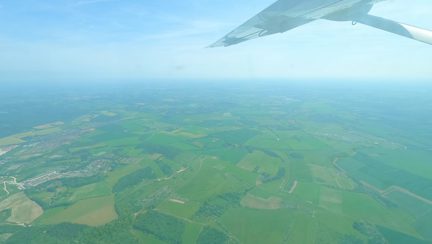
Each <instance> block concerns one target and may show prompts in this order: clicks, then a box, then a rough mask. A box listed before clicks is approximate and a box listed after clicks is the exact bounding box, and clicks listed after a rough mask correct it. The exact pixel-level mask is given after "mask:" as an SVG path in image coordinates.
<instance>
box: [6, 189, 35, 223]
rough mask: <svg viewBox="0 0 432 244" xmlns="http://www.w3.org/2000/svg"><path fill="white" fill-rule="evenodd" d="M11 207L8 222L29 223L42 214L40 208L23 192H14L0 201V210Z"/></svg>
mask: <svg viewBox="0 0 432 244" xmlns="http://www.w3.org/2000/svg"><path fill="white" fill-rule="evenodd" d="M5 209H11V210H12V213H11V216H10V217H9V218H8V219H7V221H8V222H11V223H17V224H30V223H31V222H33V220H35V219H37V218H38V217H39V216H41V215H42V213H43V210H42V208H41V207H40V206H39V205H38V204H36V203H35V202H33V201H32V200H30V199H29V198H28V197H27V196H26V195H25V194H24V193H23V192H19V193H16V194H14V195H12V196H10V197H8V198H6V199H5V200H3V201H2V202H0V211H3V210H5Z"/></svg>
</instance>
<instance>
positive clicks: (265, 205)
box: [240, 194, 282, 209]
mask: <svg viewBox="0 0 432 244" xmlns="http://www.w3.org/2000/svg"><path fill="white" fill-rule="evenodd" d="M240 204H241V205H242V206H243V207H248V208H255V209H279V208H281V207H282V199H280V198H279V197H269V198H261V197H257V196H254V195H252V194H247V195H246V196H245V197H243V199H242V200H241V202H240Z"/></svg>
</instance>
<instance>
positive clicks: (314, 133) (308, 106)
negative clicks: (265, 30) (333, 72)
mask: <svg viewBox="0 0 432 244" xmlns="http://www.w3.org/2000/svg"><path fill="white" fill-rule="evenodd" d="M94 92H95V98H92V99H94V100H91V99H90V102H89V101H88V100H86V99H88V98H82V100H80V99H77V98H76V97H74V99H75V100H74V101H75V102H76V105H75V106H80V107H84V106H87V107H89V106H90V107H91V106H93V107H92V108H93V109H92V110H91V111H87V110H88V108H87V109H86V111H83V112H82V114H80V115H76V116H75V117H73V118H70V119H68V120H65V121H63V122H59V121H57V120H55V119H53V121H50V122H49V123H46V124H41V125H39V126H35V127H33V128H28V130H27V131H23V132H20V133H18V134H10V135H7V136H5V137H3V138H0V152H2V153H1V155H0V166H1V167H0V180H1V182H0V183H2V186H3V187H2V189H0V241H2V242H5V243H28V242H29V241H30V240H31V241H33V242H34V243H206V244H207V243H431V242H432V228H431V226H432V162H431V159H432V142H431V141H432V140H428V139H432V138H431V137H430V136H431V133H430V128H429V127H427V126H425V124H428V123H431V122H432V117H431V114H432V113H429V114H428V115H427V116H426V115H425V111H417V110H415V109H412V108H416V107H417V106H416V105H415V102H416V101H417V100H418V101H417V102H418V103H419V104H423V105H422V106H425V105H424V104H429V105H431V106H429V108H432V100H430V99H429V100H425V99H426V98H421V99H420V98H416V97H415V95H413V94H412V95H411V96H410V97H407V98H404V99H409V101H410V103H404V102H405V100H404V99H401V98H400V93H401V92H402V91H398V90H392V91H391V92H389V95H387V96H383V94H382V93H380V92H379V91H370V90H365V91H359V92H351V93H350V94H349V95H345V96H339V95H340V94H341V93H340V90H338V89H336V88H325V89H323V90H320V89H315V90H307V89H303V88H299V87H295V86H294V87H289V88H288V87H275V88H268V87H266V86H263V85H257V86H256V88H248V89H246V88H244V89H243V90H242V89H234V88H233V89H229V88H226V87H219V88H215V89H212V90H209V89H208V88H205V87H198V88H195V89H190V87H189V88H180V87H173V88H164V89H162V88H160V89H157V88H154V89H152V88H149V89H141V90H136V91H131V90H126V91H122V92H123V93H117V91H115V90H113V91H111V90H109V91H105V93H104V92H100V93H98V92H97V91H94ZM381 92H382V91H381ZM96 95H98V96H96ZM76 96H78V94H77V95H76ZM374 97H376V98H378V97H379V98H380V100H379V102H377V103H374V102H373V101H375V100H373V99H370V98H374ZM64 99H68V97H67V96H66V97H65V98H64ZM415 99H417V100H415ZM376 101H378V100H376ZM42 102H45V101H42ZM395 103H397V104H398V106H394V104H395ZM413 104H414V105H413ZM429 110H430V109H429ZM407 111H408V112H407ZM405 113H407V114H405ZM426 114H427V113H426ZM416 116H417V117H416ZM419 118H421V120H420V119H419ZM414 125H415V126H414ZM407 128H410V129H409V130H407ZM425 130H427V131H425ZM425 132H427V133H425Z"/></svg>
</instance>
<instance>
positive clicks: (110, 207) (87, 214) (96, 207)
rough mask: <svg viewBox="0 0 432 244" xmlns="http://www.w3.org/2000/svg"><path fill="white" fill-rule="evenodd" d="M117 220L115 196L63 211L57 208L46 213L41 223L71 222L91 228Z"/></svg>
mask: <svg viewBox="0 0 432 244" xmlns="http://www.w3.org/2000/svg"><path fill="white" fill-rule="evenodd" d="M115 219H117V213H116V212H115V209H114V195H110V196H104V197H97V198H90V199H85V200H81V201H78V202H77V203H75V204H73V205H71V206H69V207H67V208H65V209H63V208H57V209H52V210H49V211H47V212H46V215H45V216H43V217H42V219H41V221H40V223H42V224H58V223H62V222H70V223H76V224H84V225H90V226H100V225H104V224H107V223H109V222H111V221H113V220H115Z"/></svg>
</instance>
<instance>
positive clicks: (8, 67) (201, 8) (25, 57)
mask: <svg viewBox="0 0 432 244" xmlns="http://www.w3.org/2000/svg"><path fill="white" fill-rule="evenodd" d="M271 3H273V0H235V1H222V0H182V1H175V0H153V1H150V0H141V1H139V0H19V1H17V0H0V81H15V80H16V81H18V80H20V81H21V80H27V81H32V80H80V79H82V80H92V79H94V80H96V79H97V80H103V79H111V80H126V79H153V78H160V79H212V80H215V79H356V80H359V79H360V80H362V79H374V80H383V79H386V80H393V79H397V80H409V81H411V80H416V79H422V80H425V79H426V80H431V79H432V46H429V45H426V44H423V43H419V42H416V41H412V40H409V39H405V38H401V37H398V36H395V35H392V34H388V33H386V32H383V31H378V30H375V29H372V28H370V27H366V26H362V25H360V24H359V25H356V26H351V23H347V22H331V21H316V22H314V23H311V24H309V25H306V26H303V27H300V28H298V29H295V30H293V31H290V32H287V33H284V34H281V35H274V36H270V37H267V38H261V39H258V40H254V41H250V42H247V43H244V44H241V45H237V46H232V47H229V48H215V49H208V48H205V47H206V46H208V45H209V44H211V43H213V42H214V41H216V40H217V39H219V38H220V37H222V36H224V35H225V34H226V33H227V32H229V31H231V30H232V29H233V28H235V27H237V26H238V25H240V24H241V23H243V22H244V21H245V20H247V19H248V18H250V17H252V16H253V15H254V14H256V13H257V12H259V11H261V10H262V9H264V8H265V7H267V6H268V5H270V4H271ZM431 12H432V1H430V0H415V1H406V0H392V1H385V2H381V3H379V4H377V5H376V6H375V7H374V9H373V10H372V13H373V14H375V15H380V16H383V17H387V18H391V19H394V20H397V21H401V22H405V23H409V24H412V25H416V26H419V27H424V28H428V29H432V15H431V14H430V13H431Z"/></svg>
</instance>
